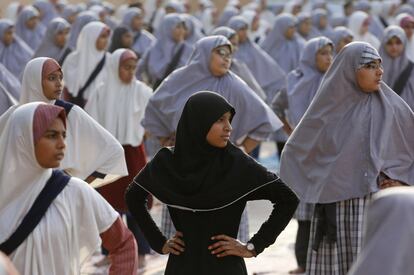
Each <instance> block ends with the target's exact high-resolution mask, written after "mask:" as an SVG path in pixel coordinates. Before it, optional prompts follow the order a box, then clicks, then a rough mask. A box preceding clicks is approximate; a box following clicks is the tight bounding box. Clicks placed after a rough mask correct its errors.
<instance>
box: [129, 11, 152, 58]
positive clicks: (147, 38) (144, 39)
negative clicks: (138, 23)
mask: <svg viewBox="0 0 414 275" xmlns="http://www.w3.org/2000/svg"><path fill="white" fill-rule="evenodd" d="M135 16H144V15H143V13H142V10H141V9H139V8H136V7H133V8H128V9H127V10H126V11H125V14H124V16H123V18H122V25H124V26H126V27H128V28H129V29H130V30H131V32H132V35H133V36H134V42H133V44H132V49H133V50H134V51H135V52H136V53H137V54H138V55H139V57H142V56H143V55H144V54H145V53H146V52H147V50H148V49H150V48H151V46H152V45H153V44H154V43H155V41H156V38H155V37H154V36H153V35H152V34H151V33H149V32H148V31H146V30H144V29H141V30H139V31H136V30H133V29H132V27H131V25H132V19H133V18H134V17H135Z"/></svg>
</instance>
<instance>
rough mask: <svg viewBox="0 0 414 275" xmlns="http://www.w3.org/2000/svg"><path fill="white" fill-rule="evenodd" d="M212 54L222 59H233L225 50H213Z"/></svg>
mask: <svg viewBox="0 0 414 275" xmlns="http://www.w3.org/2000/svg"><path fill="white" fill-rule="evenodd" d="M214 52H215V53H216V54H218V55H219V56H220V57H221V58H223V59H224V58H228V59H231V58H232V57H233V54H232V53H231V52H230V51H229V50H227V49H225V48H218V49H216V50H214Z"/></svg>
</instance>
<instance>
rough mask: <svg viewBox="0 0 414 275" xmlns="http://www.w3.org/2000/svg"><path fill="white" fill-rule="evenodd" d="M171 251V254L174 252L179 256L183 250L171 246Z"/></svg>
mask: <svg viewBox="0 0 414 275" xmlns="http://www.w3.org/2000/svg"><path fill="white" fill-rule="evenodd" d="M169 252H170V253H171V254H174V255H177V256H178V255H180V254H181V252H180V251H179V250H177V249H174V248H173V247H169Z"/></svg>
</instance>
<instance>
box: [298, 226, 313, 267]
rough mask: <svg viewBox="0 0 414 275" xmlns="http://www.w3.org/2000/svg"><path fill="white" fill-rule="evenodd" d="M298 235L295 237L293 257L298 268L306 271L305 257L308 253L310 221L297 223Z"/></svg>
mask: <svg viewBox="0 0 414 275" xmlns="http://www.w3.org/2000/svg"><path fill="white" fill-rule="evenodd" d="M298 224H299V227H298V233H297V235H296V243H295V256H296V260H297V262H298V266H300V267H303V268H304V269H305V270H306V255H307V253H308V245H309V235H310V227H311V221H298Z"/></svg>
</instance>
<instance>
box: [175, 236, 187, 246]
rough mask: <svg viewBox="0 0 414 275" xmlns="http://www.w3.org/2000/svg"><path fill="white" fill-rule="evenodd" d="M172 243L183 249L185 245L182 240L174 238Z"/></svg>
mask: <svg viewBox="0 0 414 275" xmlns="http://www.w3.org/2000/svg"><path fill="white" fill-rule="evenodd" d="M174 242H175V243H177V244H179V245H180V246H183V247H185V243H184V241H183V240H181V239H180V238H174Z"/></svg>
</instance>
